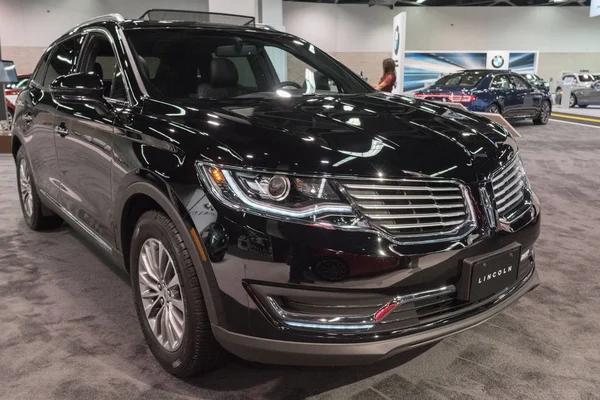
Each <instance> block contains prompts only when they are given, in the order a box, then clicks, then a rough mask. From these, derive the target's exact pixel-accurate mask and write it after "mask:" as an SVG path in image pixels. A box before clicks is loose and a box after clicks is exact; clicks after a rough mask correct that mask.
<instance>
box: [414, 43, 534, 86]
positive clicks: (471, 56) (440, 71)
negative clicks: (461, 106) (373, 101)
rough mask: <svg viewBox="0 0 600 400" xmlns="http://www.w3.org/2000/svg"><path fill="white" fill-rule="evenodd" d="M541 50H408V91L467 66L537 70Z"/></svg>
mask: <svg viewBox="0 0 600 400" xmlns="http://www.w3.org/2000/svg"><path fill="white" fill-rule="evenodd" d="M537 60H538V53H537V52H535V51H529V52H511V51H485V52H483V51H482V52H466V51H439V52H419V51H407V52H406V54H405V57H404V93H413V92H416V91H417V90H421V89H424V88H426V87H428V86H430V85H432V84H433V83H435V81H437V80H438V79H440V78H441V77H442V76H445V75H448V74H452V73H455V72H457V71H460V70H464V69H484V68H487V69H498V70H500V69H510V70H513V71H515V72H518V73H526V72H533V73H537Z"/></svg>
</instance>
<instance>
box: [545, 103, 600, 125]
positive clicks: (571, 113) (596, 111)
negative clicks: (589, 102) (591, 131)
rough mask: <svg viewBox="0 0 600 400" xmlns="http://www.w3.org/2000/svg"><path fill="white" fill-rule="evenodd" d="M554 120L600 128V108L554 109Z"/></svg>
mask: <svg viewBox="0 0 600 400" xmlns="http://www.w3.org/2000/svg"><path fill="white" fill-rule="evenodd" d="M552 118H553V119H556V120H559V121H564V122H573V123H579V124H584V125H593V126H600V106H588V107H586V108H579V107H574V108H558V107H556V108H554V109H553V110H552Z"/></svg>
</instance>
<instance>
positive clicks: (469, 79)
mask: <svg viewBox="0 0 600 400" xmlns="http://www.w3.org/2000/svg"><path fill="white" fill-rule="evenodd" d="M486 75H487V72H485V71H469V72H461V73H458V74H452V75H447V76H444V77H443V78H441V79H440V80H438V81H437V82H436V83H435V85H436V86H465V87H469V86H477V85H478V84H479V82H480V81H481V80H482V79H483V78H484V77H485V76H486Z"/></svg>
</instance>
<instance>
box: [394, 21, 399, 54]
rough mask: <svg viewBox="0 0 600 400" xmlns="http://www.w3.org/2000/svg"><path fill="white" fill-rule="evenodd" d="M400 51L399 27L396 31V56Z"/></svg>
mask: <svg viewBox="0 0 600 400" xmlns="http://www.w3.org/2000/svg"><path fill="white" fill-rule="evenodd" d="M398 50H400V27H399V26H397V27H396V30H394V55H398Z"/></svg>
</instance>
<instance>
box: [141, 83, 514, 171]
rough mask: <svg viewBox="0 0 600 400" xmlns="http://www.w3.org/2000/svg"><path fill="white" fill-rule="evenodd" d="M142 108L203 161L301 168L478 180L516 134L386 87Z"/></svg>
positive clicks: (506, 152)
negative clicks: (366, 91) (359, 92)
mask: <svg viewBox="0 0 600 400" xmlns="http://www.w3.org/2000/svg"><path fill="white" fill-rule="evenodd" d="M144 114H148V115H152V116H153V118H157V115H158V114H160V116H161V117H162V118H161V119H164V120H167V121H168V124H169V125H168V126H169V131H168V132H160V133H161V134H162V135H163V136H164V135H167V136H168V137H170V138H171V141H172V142H173V143H177V146H179V147H181V150H182V151H183V152H184V153H186V155H189V156H192V157H195V158H196V159H199V160H201V161H206V162H212V163H216V164H223V165H236V166H242V167H250V168H261V169H272V170H275V169H276V170H279V171H289V172H292V173H300V174H313V173H319V174H332V175H341V176H364V177H375V178H378V177H386V178H402V177H404V178H406V177H437V178H454V179H460V180H462V181H464V182H473V181H476V180H480V179H484V178H486V177H487V176H488V175H489V173H490V172H491V171H492V170H493V169H495V168H496V167H497V166H498V165H499V163H500V162H502V161H504V160H507V159H508V158H510V157H511V156H512V153H514V152H515V151H516V144H515V142H514V140H513V139H512V138H511V137H510V135H508V134H507V133H506V131H505V130H504V129H503V128H501V127H500V126H499V125H498V124H495V123H492V122H491V121H489V120H487V119H485V118H482V117H480V116H477V115H475V114H472V113H468V112H464V111H459V110H456V109H452V108H449V107H445V106H441V105H438V104H435V103H431V102H425V101H420V100H416V99H413V98H409V97H404V96H390V95H386V94H381V93H372V94H363V95H340V96H302V97H291V98H279V99H232V100H226V101H223V100H219V101H211V100H190V101H186V102H181V103H177V104H170V103H165V102H158V101H153V100H146V102H145V105H144ZM153 130H154V131H159V130H157V129H156V128H154V129H153Z"/></svg>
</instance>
